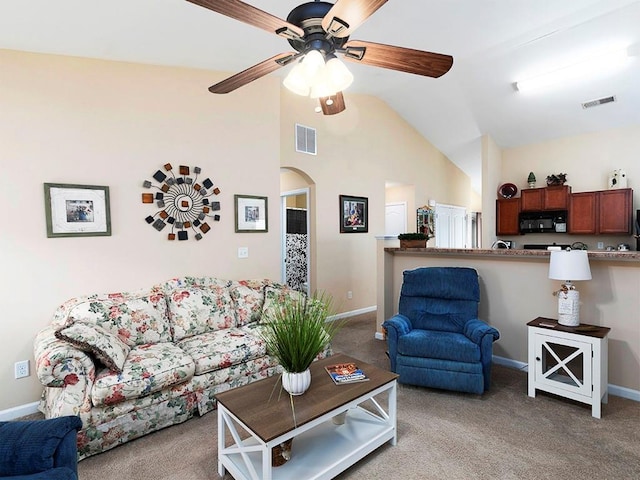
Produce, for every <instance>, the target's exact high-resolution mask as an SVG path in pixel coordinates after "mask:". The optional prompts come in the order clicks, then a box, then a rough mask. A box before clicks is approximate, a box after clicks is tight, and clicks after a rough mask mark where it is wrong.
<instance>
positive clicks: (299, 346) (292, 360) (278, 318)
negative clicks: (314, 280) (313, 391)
mask: <svg viewBox="0 0 640 480" xmlns="http://www.w3.org/2000/svg"><path fill="white" fill-rule="evenodd" d="M331 312H332V299H331V297H330V296H329V295H327V294H320V295H318V294H314V295H313V296H312V297H309V298H294V297H292V296H289V295H286V296H284V297H283V298H282V299H281V301H280V302H279V303H278V304H277V305H276V306H275V307H274V308H272V309H271V310H270V312H269V313H268V314H267V318H266V321H265V323H264V324H263V328H262V330H261V336H262V338H263V339H264V341H265V343H266V346H267V352H268V353H269V355H271V356H273V357H275V358H276V360H277V361H278V363H279V364H280V365H281V366H282V369H283V373H282V386H283V388H284V389H285V390H286V391H287V392H289V393H290V394H291V395H302V394H303V393H304V392H305V391H306V390H307V389H308V388H309V386H310V384H311V373H310V371H309V367H310V366H311V363H312V362H313V361H314V360H315V359H316V358H317V356H318V355H319V354H320V353H321V352H322V351H323V350H324V349H325V348H327V346H328V345H329V343H331V340H332V339H333V337H334V336H335V334H336V332H337V331H338V329H339V328H340V326H341V323H340V322H335V321H334V322H327V317H329V315H330V314H331Z"/></svg>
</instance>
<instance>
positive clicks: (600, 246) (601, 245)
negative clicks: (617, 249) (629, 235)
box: [598, 242, 604, 250]
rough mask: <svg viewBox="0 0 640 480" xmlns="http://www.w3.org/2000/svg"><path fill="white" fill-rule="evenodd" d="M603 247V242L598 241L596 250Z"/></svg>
mask: <svg viewBox="0 0 640 480" xmlns="http://www.w3.org/2000/svg"><path fill="white" fill-rule="evenodd" d="M603 249H604V242H598V250H603Z"/></svg>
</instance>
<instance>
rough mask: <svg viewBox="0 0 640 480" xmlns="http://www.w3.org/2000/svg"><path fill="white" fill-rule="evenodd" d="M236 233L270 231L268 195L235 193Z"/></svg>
mask: <svg viewBox="0 0 640 480" xmlns="http://www.w3.org/2000/svg"><path fill="white" fill-rule="evenodd" d="M233 198H234V200H235V202H234V203H235V217H236V233H254V232H268V231H269V218H268V210H267V197H257V196H255V195H234V196H233Z"/></svg>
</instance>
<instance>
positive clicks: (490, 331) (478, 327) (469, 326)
mask: <svg viewBox="0 0 640 480" xmlns="http://www.w3.org/2000/svg"><path fill="white" fill-rule="evenodd" d="M464 334H465V336H466V337H467V338H468V339H469V340H471V341H472V342H473V343H475V344H477V345H480V343H481V342H482V339H483V337H484V336H485V335H492V336H493V341H494V342H495V341H496V340H498V339H499V338H500V332H498V330H496V329H495V328H493V327H491V326H489V325H487V324H486V323H485V322H483V321H482V320H478V319H477V318H474V319H472V320H469V321H468V322H467V323H466V324H465V325H464Z"/></svg>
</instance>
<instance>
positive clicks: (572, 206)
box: [568, 192, 598, 234]
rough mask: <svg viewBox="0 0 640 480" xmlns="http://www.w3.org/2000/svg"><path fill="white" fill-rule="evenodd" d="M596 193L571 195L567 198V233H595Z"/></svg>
mask: <svg viewBox="0 0 640 480" xmlns="http://www.w3.org/2000/svg"><path fill="white" fill-rule="evenodd" d="M597 199H598V196H597V193H596V192H582V193H572V194H571V196H570V197H569V225H568V230H569V233H579V234H580V233H581V234H595V233H597V222H598V219H597V214H598V210H597Z"/></svg>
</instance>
